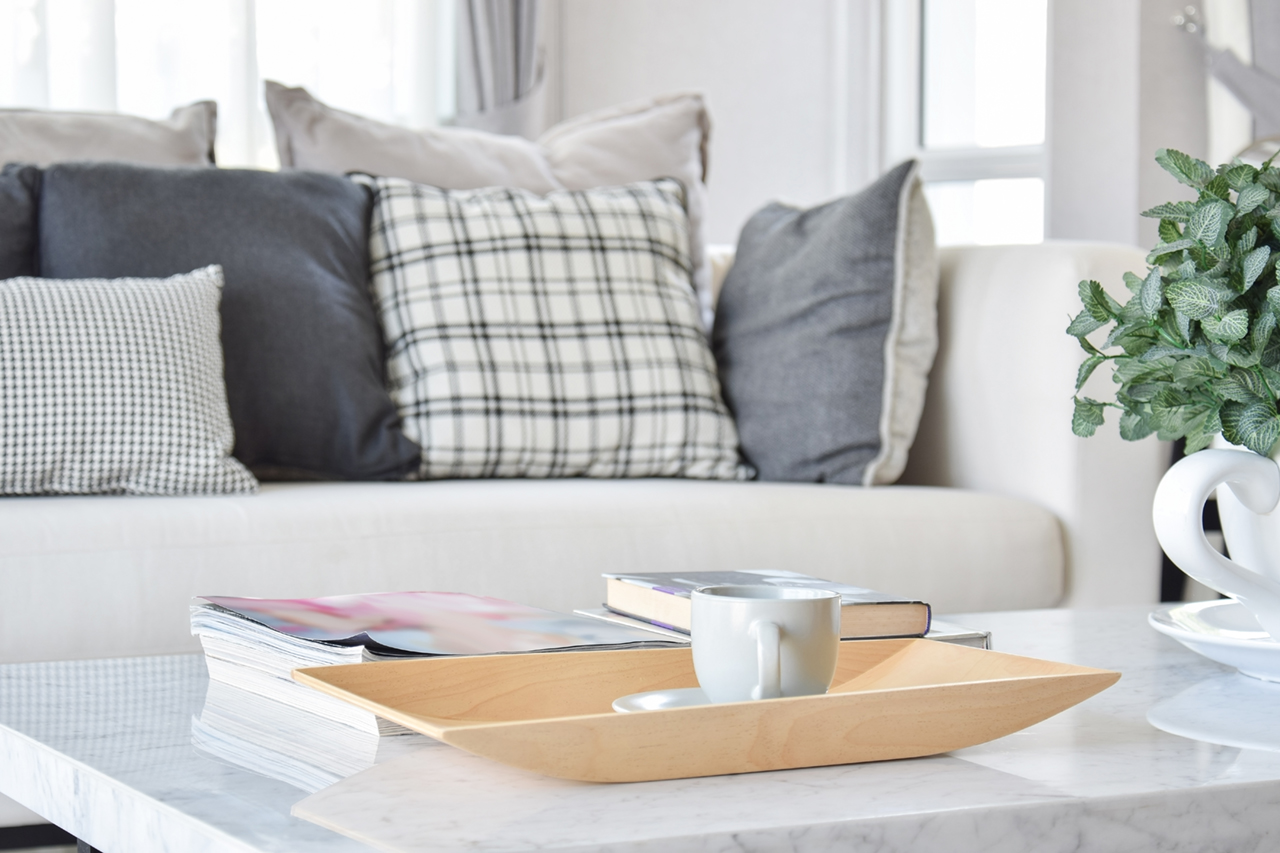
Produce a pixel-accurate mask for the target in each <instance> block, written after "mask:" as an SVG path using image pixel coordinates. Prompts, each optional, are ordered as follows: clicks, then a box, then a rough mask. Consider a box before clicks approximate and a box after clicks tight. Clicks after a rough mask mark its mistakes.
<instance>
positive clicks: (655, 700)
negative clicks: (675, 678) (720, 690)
mask: <svg viewBox="0 0 1280 853" xmlns="http://www.w3.org/2000/svg"><path fill="white" fill-rule="evenodd" d="M710 704H711V700H710V699H708V698H707V694H705V693H703V692H702V688H701V687H681V688H678V689H676V690H650V691H649V692H648V693H632V694H631V695H630V696H623V697H622V698H621V699H614V700H613V710H615V711H618V712H619V713H623V714H625V713H628V712H630V711H665V710H667V709H668V708H693V707H695V706H697V705H710Z"/></svg>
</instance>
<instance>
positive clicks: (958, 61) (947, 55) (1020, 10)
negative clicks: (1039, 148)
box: [921, 0, 1048, 149]
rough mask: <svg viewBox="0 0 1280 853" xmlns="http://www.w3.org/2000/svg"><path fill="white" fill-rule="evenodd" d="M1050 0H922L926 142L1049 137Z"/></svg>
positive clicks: (1005, 142) (982, 143)
mask: <svg viewBox="0 0 1280 853" xmlns="http://www.w3.org/2000/svg"><path fill="white" fill-rule="evenodd" d="M1047 19H1048V18H1047V0H924V3H923V20H922V26H923V41H922V48H923V54H924V56H923V59H924V61H923V79H922V89H923V91H922V97H923V122H922V125H923V127H922V131H921V137H922V139H921V142H922V144H923V145H924V147H925V148H933V149H939V148H969V147H975V146H976V147H980V148H993V147H1002V146H1009V145H1038V144H1040V143H1042V142H1044V116H1045V67H1046V43H1047V38H1046V22H1047Z"/></svg>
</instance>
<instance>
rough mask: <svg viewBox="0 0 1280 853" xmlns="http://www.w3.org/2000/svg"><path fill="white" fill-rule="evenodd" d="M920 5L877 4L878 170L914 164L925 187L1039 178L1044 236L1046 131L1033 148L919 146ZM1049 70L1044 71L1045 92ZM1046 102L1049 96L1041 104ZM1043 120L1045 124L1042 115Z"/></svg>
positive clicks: (885, 0) (918, 1)
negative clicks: (880, 60)
mask: <svg viewBox="0 0 1280 853" xmlns="http://www.w3.org/2000/svg"><path fill="white" fill-rule="evenodd" d="M924 2H925V0H914V2H905V3H904V2H902V1H901V0H882V3H881V21H882V22H883V23H882V33H881V38H882V44H883V45H884V47H883V66H882V72H881V73H882V84H881V104H882V109H881V144H880V151H881V158H880V160H881V162H880V167H881V169H882V170H884V169H888V168H890V167H891V166H892V165H894V164H895V163H900V162H902V161H903V160H908V159H915V160H917V161H919V163H920V177H921V179H922V180H923V181H924V182H925V183H942V182H950V181H982V180H991V179H1002V178H1039V179H1040V180H1041V181H1043V182H1044V186H1045V193H1044V197H1045V211H1044V215H1045V223H1046V231H1047V225H1048V198H1049V157H1048V144H1047V139H1048V136H1049V128H1048V127H1047V126H1046V128H1045V138H1046V142H1041V143H1040V144H1038V145H1011V146H1003V147H998V148H979V147H977V146H974V147H969V148H947V149H932V150H931V149H927V148H925V147H924V146H923V144H922V136H923V134H922V117H923V113H924V109H923V107H924V93H923V90H922V86H923V73H922V71H923V63H924V51H923V42H924V29H923V26H922V23H923V6H924ZM1046 38H1047V34H1046ZM1046 55H1047V53H1046ZM1048 63H1049V60H1048V59H1046V65H1047V64H1048ZM1048 70H1049V69H1048V68H1046V90H1048V79H1047V78H1048ZM1047 98H1048V91H1046V101H1047ZM1046 105H1047V104H1046ZM1045 121H1046V125H1047V123H1048V115H1047V111H1046V118H1045Z"/></svg>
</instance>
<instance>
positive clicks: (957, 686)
mask: <svg viewBox="0 0 1280 853" xmlns="http://www.w3.org/2000/svg"><path fill="white" fill-rule="evenodd" d="M293 675H294V678H295V679H297V680H298V681H300V682H302V683H304V684H307V685H310V686H311V687H314V688H316V689H318V690H321V691H323V692H325V693H329V694H331V695H334V696H338V697H340V698H342V699H345V700H347V701H349V702H352V703H354V704H356V705H359V706H360V707H362V708H366V709H368V710H370V711H373V712H374V713H376V714H378V715H379V716H382V717H385V718H386V719H389V720H392V721H394V722H397V723H400V724H401V725H404V726H406V727H408V728H410V729H413V730H415V731H418V732H421V733H423V734H425V735H429V736H430V737H433V738H436V739H437V740H440V741H443V742H444V743H448V744H452V745H454V746H457V747H459V748H461V749H465V750H467V751H468V752H472V753H475V754H476V755H482V756H486V757H488V758H492V759H494V760H496V761H501V762H503V763H505V764H509V765H513V766H515V767H521V768H524V769H527V770H532V771H535V772H538V773H543V774H546V775H548V776H558V777H561V778H566V779H578V780H582V781H591V782H638V781H649V780H655V779H676V778H684V777H690V776H714V775H721V774H726V773H748V772H753V771H760V770H781V769H789V768H795V767H816V766H820V765H828V764H851V763H857V762H862V761H882V760H886V759H894V758H912V757H918V756H924V755H934V754H937V753H941V752H949V751H950V750H953V749H959V748H961V747H965V746H973V745H974V744H979V743H984V742H986V741H989V740H993V739H995V738H998V737H1003V736H1004V735H1007V734H1012V733H1013V732H1016V731H1018V730H1019V729H1023V728H1026V727H1027V726H1030V725H1033V724H1035V723H1038V722H1040V721H1041V720H1044V719H1046V718H1048V717H1051V716H1053V715H1054V714H1057V713H1059V712H1061V711H1063V710H1065V709H1067V708H1069V707H1071V706H1072V705H1075V704H1077V703H1078V702H1081V701H1083V700H1084V699H1087V698H1088V697H1090V696H1092V695H1094V694H1095V693H1098V692H1100V691H1102V690H1104V689H1106V688H1107V687H1110V686H1111V685H1112V684H1114V683H1115V682H1116V680H1117V679H1119V677H1120V674H1119V673H1116V672H1111V671H1108V670H1100V669H1090V668H1088V667H1082V666H1075V665H1072V664H1064V663H1054V662H1051V661H1044V660H1037V659H1035V658H1025V657H1018V656H1015V655H1007V654H1001V653H999V652H992V651H984V650H981V649H973V648H967V647H963V646H956V645H952V644H948V643H937V642H933V641H931V640H920V639H911V640H859V641H852V642H844V643H841V644H840V658H839V662H838V664H837V667H836V674H835V677H834V679H833V680H832V687H831V689H830V691H829V692H828V693H826V694H825V695H821V696H801V697H795V698H784V699H769V700H763V701H759V702H739V703H732V704H722V705H703V706H698V707H691V708H675V709H670V710H662V711H644V712H635V713H630V714H619V713H615V712H614V711H613V710H612V708H611V703H612V702H613V700H614V699H617V698H618V697H620V696H624V695H627V694H630V693H639V692H643V691H649V690H665V689H671V688H677V687H696V686H697V684H698V681H697V678H696V677H695V676H694V672H693V659H692V654H691V652H690V650H689V649H687V648H685V649H653V650H627V651H600V652H576V653H558V654H526V655H493V656H486V657H446V658H427V659H420V660H411V661H391V662H385V663H362V664H355V665H350V666H331V667H319V668H313V669H299V670H295V671H294V674H293Z"/></svg>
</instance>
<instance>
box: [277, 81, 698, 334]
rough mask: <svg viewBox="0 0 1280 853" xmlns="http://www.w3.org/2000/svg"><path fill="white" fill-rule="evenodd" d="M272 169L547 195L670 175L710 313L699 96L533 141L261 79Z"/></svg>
mask: <svg viewBox="0 0 1280 853" xmlns="http://www.w3.org/2000/svg"><path fill="white" fill-rule="evenodd" d="M266 99H267V109H268V110H270V112H271V120H272V122H273V123H274V124H275V131H276V147H277V149H278V150H279V152H280V167H281V168H284V169H314V170H318V171H322V172H338V173H346V172H365V173H367V174H370V175H377V176H381V177H388V178H406V179H408V180H411V181H414V182H416V183H420V184H429V185H431V186H435V187H440V188H442V189H450V190H466V189H478V188H480V187H494V186H499V187H515V188H518V189H523V190H530V191H532V192H535V193H539V194H545V193H548V192H551V191H552V190H563V189H569V190H585V189H592V188H594V187H604V186H616V185H620V184H629V183H635V182H637V181H648V180H653V179H655V178H675V179H677V180H678V181H680V183H681V184H682V185H683V186H684V188H685V193H686V196H687V197H686V199H685V204H686V209H687V212H688V215H689V245H690V261H691V263H692V265H693V280H694V284H695V286H696V287H697V289H698V294H699V297H700V299H701V301H702V307H703V310H704V314H706V315H707V316H708V317H709V313H708V312H709V310H710V286H711V271H710V266H709V264H708V262H707V257H706V251H705V249H706V247H705V240H704V238H703V234H702V223H703V220H704V219H705V216H706V213H705V211H706V205H707V195H706V193H707V189H706V184H705V183H704V181H705V180H706V171H707V139H708V136H709V134H710V131H711V121H710V119H709V118H708V116H707V109H706V105H705V104H704V103H703V100H702V96H701V95H698V94H692V93H684V94H674V95H664V96H661V97H657V98H651V99H648V100H644V101H636V102H634V103H630V104H626V105H623V106H619V107H610V108H608V109H605V110H598V111H596V112H592V113H587V114H586V115H583V116H580V117H578V118H575V119H571V120H569V121H566V122H562V123H560V124H558V125H556V126H555V127H553V128H551V129H550V130H548V131H547V132H546V133H544V134H542V136H540V137H539V138H538V139H537V140H536V141H530V140H528V139H524V138H522V137H519V136H502V135H499V134H494V133H485V132H483V131H479V130H469V129H464V128H456V127H441V128H430V129H426V130H410V129H408V128H404V127H397V126H395V125H390V124H385V123H383V122H379V121H374V120H373V119H368V118H364V117H363V116H358V115H354V114H352V113H348V112H343V111H342V110H336V109H334V108H333V107H330V106H328V105H326V104H324V103H321V102H320V101H318V100H316V99H315V98H313V97H312V96H311V94H310V93H309V92H307V90H306V89H301V88H297V89H291V88H288V87H286V86H282V85H280V84H279V83H275V82H272V81H270V80H268V81H267V83H266Z"/></svg>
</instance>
